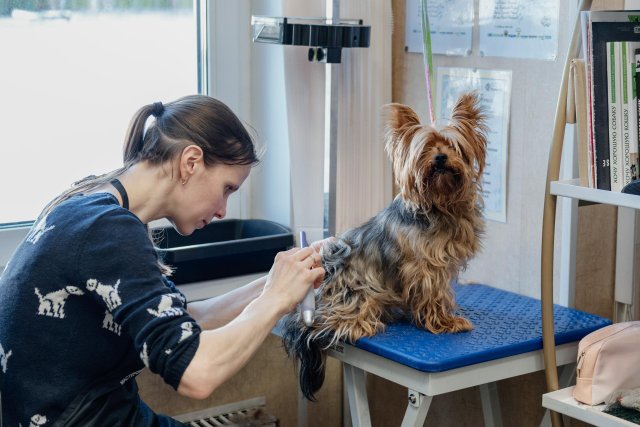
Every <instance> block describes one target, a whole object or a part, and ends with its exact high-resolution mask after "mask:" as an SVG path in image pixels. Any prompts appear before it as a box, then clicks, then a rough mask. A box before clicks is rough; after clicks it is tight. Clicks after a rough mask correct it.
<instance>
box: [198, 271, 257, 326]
mask: <svg viewBox="0 0 640 427" xmlns="http://www.w3.org/2000/svg"><path fill="white" fill-rule="evenodd" d="M266 282H267V276H263V277H260V278H259V279H256V280H254V281H253V282H251V283H249V284H247V285H244V286H242V287H241V288H238V289H234V290H233V291H231V292H227V293H226V294H224V295H220V296H217V297H214V298H209V299H206V300H202V301H195V302H190V303H189V305H188V306H187V311H188V312H189V314H190V315H191V317H193V318H194V319H195V320H196V322H198V324H199V325H200V327H201V328H202V329H216V328H219V327H222V326H224V325H226V324H227V323H229V322H231V321H232V320H233V319H235V318H236V317H238V315H239V314H240V313H242V310H244V309H245V307H246V306H247V305H249V303H250V302H251V301H253V300H254V299H256V298H257V297H258V296H260V294H261V293H262V289H263V288H264V285H265V283H266Z"/></svg>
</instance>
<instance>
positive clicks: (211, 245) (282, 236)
mask: <svg viewBox="0 0 640 427" xmlns="http://www.w3.org/2000/svg"><path fill="white" fill-rule="evenodd" d="M158 234H160V236H158V237H159V238H160V240H159V241H157V251H158V253H159V254H160V256H161V257H162V259H163V260H164V262H165V263H167V264H169V265H170V266H172V267H174V268H175V272H174V274H173V276H171V280H173V281H174V282H175V283H177V284H182V283H189V282H198V281H202V280H210V279H219V278H223V277H230V276H239V275H243V274H250V273H257V272H260V271H269V269H270V268H271V265H273V259H274V257H275V256H276V254H277V253H278V252H281V251H283V250H287V249H289V248H290V247H292V246H293V244H294V241H293V234H292V233H291V230H290V229H289V228H287V227H285V226H283V225H280V224H278V223H275V222H273V221H267V220H263V219H226V220H220V221H214V222H212V223H210V224H209V225H207V226H206V227H204V228H203V229H201V230H196V231H195V232H194V233H193V234H191V235H190V236H181V235H180V234H178V233H177V232H176V231H175V230H174V229H173V227H166V228H164V229H162V232H161V233H158Z"/></svg>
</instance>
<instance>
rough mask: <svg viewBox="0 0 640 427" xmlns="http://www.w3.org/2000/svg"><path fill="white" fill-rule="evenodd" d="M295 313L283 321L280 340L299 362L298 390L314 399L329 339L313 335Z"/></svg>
mask: <svg viewBox="0 0 640 427" xmlns="http://www.w3.org/2000/svg"><path fill="white" fill-rule="evenodd" d="M299 318H300V316H299V315H298V314H297V313H290V314H288V315H287V316H286V317H285V318H284V320H283V322H282V325H283V335H282V342H283V344H284V348H285V350H286V351H287V354H288V355H289V357H290V358H291V359H293V360H296V361H298V362H299V364H300V371H299V377H300V390H301V391H302V394H303V395H304V397H306V398H307V399H309V400H311V401H315V400H316V398H315V393H316V392H317V391H318V390H320V387H322V384H323V383H324V372H325V361H326V355H325V352H324V350H325V349H326V348H327V347H328V346H329V345H330V340H324V339H322V338H321V337H318V336H316V337H314V336H313V335H312V333H313V330H312V328H310V327H307V326H305V325H304V324H303V323H302V322H301V321H300V319H299Z"/></svg>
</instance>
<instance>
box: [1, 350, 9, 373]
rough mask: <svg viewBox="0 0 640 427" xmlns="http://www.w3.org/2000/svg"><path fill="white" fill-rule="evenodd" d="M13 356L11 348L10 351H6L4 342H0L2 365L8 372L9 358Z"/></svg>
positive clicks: (3, 369) (4, 371) (4, 370)
mask: <svg viewBox="0 0 640 427" xmlns="http://www.w3.org/2000/svg"><path fill="white" fill-rule="evenodd" d="M10 357H11V350H9V351H8V352H6V353H5V352H4V348H2V344H0V367H2V372H3V373H5V374H6V373H7V362H9V358H10Z"/></svg>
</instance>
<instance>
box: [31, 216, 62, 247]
mask: <svg viewBox="0 0 640 427" xmlns="http://www.w3.org/2000/svg"><path fill="white" fill-rule="evenodd" d="M54 228H56V226H55V225H51V226H49V227H47V217H46V216H44V217H42V218H40V219H39V220H38V222H36V223H35V224H33V228H32V229H31V231H30V232H29V234H28V235H27V239H26V240H27V242H29V243H31V244H34V245H35V244H36V243H38V240H40V239H41V238H42V236H44V233H46V232H47V231H50V230H53V229H54Z"/></svg>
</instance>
